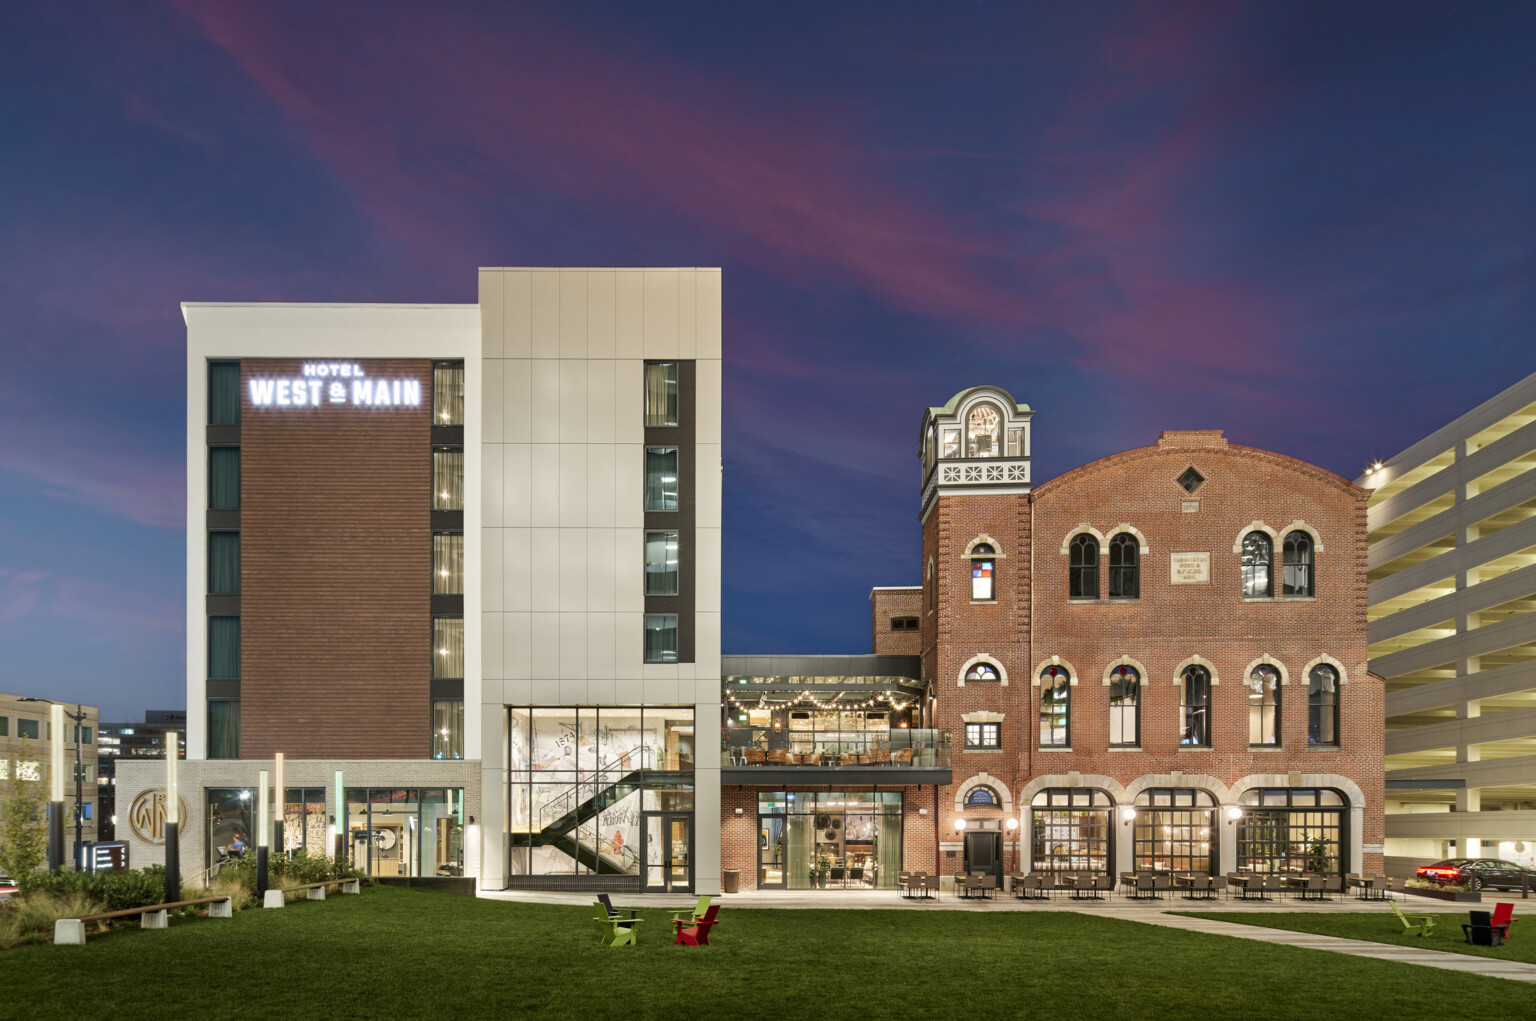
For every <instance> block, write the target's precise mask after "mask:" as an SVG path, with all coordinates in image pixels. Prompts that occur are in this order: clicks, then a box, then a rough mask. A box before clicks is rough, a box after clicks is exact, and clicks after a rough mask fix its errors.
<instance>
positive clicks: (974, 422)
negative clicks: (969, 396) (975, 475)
mask: <svg viewBox="0 0 1536 1021" xmlns="http://www.w3.org/2000/svg"><path fill="white" fill-rule="evenodd" d="M1002 454H1003V413H1002V412H1001V411H999V410H998V409H997V406H996V405H995V404H987V403H982V404H978V405H976V406H975V407H974V408H972V409H971V410H970V413H969V414H967V415H966V416H965V456H966V457H1001V456H1002Z"/></svg>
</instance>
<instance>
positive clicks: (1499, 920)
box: [1493, 901, 1520, 939]
mask: <svg viewBox="0 0 1536 1021" xmlns="http://www.w3.org/2000/svg"><path fill="white" fill-rule="evenodd" d="M1518 921H1520V919H1518V918H1516V917H1515V906H1514V905H1513V904H1508V903H1505V902H1503V901H1500V902H1498V903H1497V904H1495V905H1494V906H1493V927H1494V928H1496V929H1497V928H1501V927H1502V928H1503V930H1504V938H1505V939H1509V927H1510V926H1511V925H1513V924H1515V923H1516V922H1518Z"/></svg>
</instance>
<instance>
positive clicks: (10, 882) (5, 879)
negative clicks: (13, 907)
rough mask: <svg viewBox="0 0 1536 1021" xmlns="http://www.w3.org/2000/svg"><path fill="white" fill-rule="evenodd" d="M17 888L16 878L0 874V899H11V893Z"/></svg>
mask: <svg viewBox="0 0 1536 1021" xmlns="http://www.w3.org/2000/svg"><path fill="white" fill-rule="evenodd" d="M16 890H17V886H16V880H14V879H12V878H11V877H10V876H0V901H7V900H10V899H11V894H13V893H15V892H16Z"/></svg>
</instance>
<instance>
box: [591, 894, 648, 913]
mask: <svg viewBox="0 0 1536 1021" xmlns="http://www.w3.org/2000/svg"><path fill="white" fill-rule="evenodd" d="M597 899H598V901H599V902H600V903H601V904H602V905H603V907H604V908H606V909H607V911H608V917H610V918H620V917H622V916H621V915H620V913H619V909H618V908H616V907H614V906H613V901H612V900H610V899H609V897H608V895H607V894H606V893H600V894H598V895H597ZM629 917H630V918H639V917H640V913H639V912H638V911H636V910H634V909H633V908H630V909H629Z"/></svg>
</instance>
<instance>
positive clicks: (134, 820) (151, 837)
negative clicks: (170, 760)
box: [128, 787, 187, 844]
mask: <svg viewBox="0 0 1536 1021" xmlns="http://www.w3.org/2000/svg"><path fill="white" fill-rule="evenodd" d="M176 804H177V807H178V808H179V809H180V811H179V812H178V813H177V818H178V819H182V820H185V819H186V817H187V801H186V799H185V798H181V797H178V798H177V799H176ZM128 825H129V826H130V827H132V829H133V835H134V836H136V837H138V838H139V839H140V840H142V841H144V842H145V843H146V844H163V843H165V788H164V787H151V788H149V790H146V791H140V792H139V796H138V797H136V798H134V799H133V807H132V808H130V809H128Z"/></svg>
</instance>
